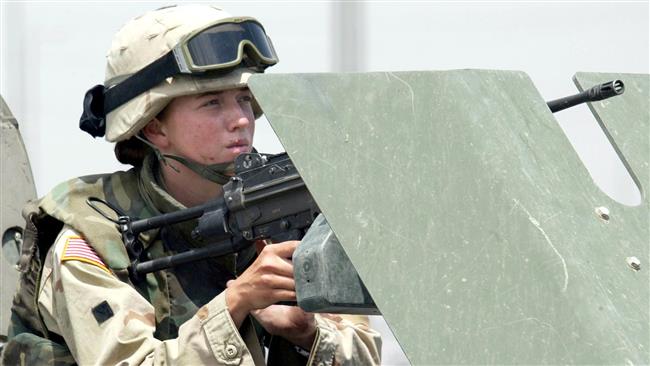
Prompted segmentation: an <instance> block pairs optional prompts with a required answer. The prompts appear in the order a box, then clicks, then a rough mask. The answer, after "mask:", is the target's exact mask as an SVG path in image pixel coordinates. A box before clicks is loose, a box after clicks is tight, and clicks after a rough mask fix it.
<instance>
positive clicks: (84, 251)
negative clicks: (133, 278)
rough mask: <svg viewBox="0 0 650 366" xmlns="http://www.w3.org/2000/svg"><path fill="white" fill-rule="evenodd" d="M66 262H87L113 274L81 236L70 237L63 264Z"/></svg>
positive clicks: (64, 251) (67, 241)
mask: <svg viewBox="0 0 650 366" xmlns="http://www.w3.org/2000/svg"><path fill="white" fill-rule="evenodd" d="M65 261H80V262H86V263H89V264H92V265H95V266H97V267H99V268H101V269H103V270H104V271H106V272H108V273H111V271H109V270H108V266H106V263H104V261H103V260H102V259H101V258H99V256H98V255H97V252H95V250H94V249H93V248H92V247H91V246H90V245H88V243H86V241H85V240H84V239H83V238H82V237H80V236H70V237H68V239H67V240H66V242H65V247H64V248H63V255H62V256H61V263H63V262H65Z"/></svg>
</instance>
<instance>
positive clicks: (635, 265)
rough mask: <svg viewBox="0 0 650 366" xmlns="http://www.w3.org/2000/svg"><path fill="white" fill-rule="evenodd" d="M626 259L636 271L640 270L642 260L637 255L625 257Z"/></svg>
mask: <svg viewBox="0 0 650 366" xmlns="http://www.w3.org/2000/svg"><path fill="white" fill-rule="evenodd" d="M625 261H626V262H627V265H628V266H630V268H632V269H633V270H635V271H639V270H640V269H641V261H640V260H639V258H637V257H627V258H625Z"/></svg>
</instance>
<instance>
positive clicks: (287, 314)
mask: <svg viewBox="0 0 650 366" xmlns="http://www.w3.org/2000/svg"><path fill="white" fill-rule="evenodd" d="M251 314H252V315H253V316H254V317H255V319H257V321H258V322H259V323H260V324H261V325H262V326H263V327H264V329H266V331H267V332H269V333H270V334H272V335H277V336H280V337H282V338H284V339H286V340H288V341H289V342H291V343H293V344H295V345H298V346H300V347H302V348H304V349H306V350H310V349H311V346H312V343H314V338H315V336H316V320H315V319H314V314H312V313H307V312H305V311H304V310H302V309H301V308H299V307H297V306H286V305H271V306H269V307H268V308H265V309H259V310H254V311H253V312H252V313H251Z"/></svg>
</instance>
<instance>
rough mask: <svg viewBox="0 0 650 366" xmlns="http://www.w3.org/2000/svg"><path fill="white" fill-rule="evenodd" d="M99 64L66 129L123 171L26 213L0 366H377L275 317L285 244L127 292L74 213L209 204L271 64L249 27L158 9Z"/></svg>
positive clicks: (353, 338) (344, 335)
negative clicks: (253, 86)
mask: <svg viewBox="0 0 650 366" xmlns="http://www.w3.org/2000/svg"><path fill="white" fill-rule="evenodd" d="M107 59H108V60H107V68H106V81H105V85H106V88H104V86H101V85H100V86H96V87H94V88H93V89H91V90H89V92H88V93H87V95H86V99H85V101H84V115H83V116H82V120H81V127H82V129H84V130H85V131H87V132H89V133H91V134H92V135H93V136H101V135H104V133H105V134H106V139H107V140H108V141H112V142H117V144H116V147H115V153H116V156H117V157H118V159H119V160H120V161H121V162H123V163H128V164H131V165H133V166H134V167H133V169H131V170H129V171H126V172H116V173H113V174H107V175H96V176H90V177H81V178H77V179H73V180H71V181H68V182H66V183H63V184H61V185H59V186H57V187H56V188H54V190H53V191H52V192H50V193H49V194H48V195H47V196H45V197H44V198H42V199H41V200H39V201H37V202H33V203H31V204H30V205H28V207H26V208H25V210H24V216H25V218H26V220H27V226H26V230H25V233H26V234H25V240H24V243H23V252H22V253H23V254H22V257H21V260H20V263H19V267H20V271H21V273H22V274H21V283H20V287H19V290H18V292H17V294H16V296H15V299H14V306H13V308H12V326H11V329H10V337H11V339H10V341H9V343H8V344H7V345H6V347H5V351H4V353H3V363H5V364H19V363H20V364H25V363H26V364H50V363H59V364H66V363H69V364H72V363H78V364H82V365H85V364H120V365H133V364H169V363H172V364H188V365H193V364H224V365H240V364H242V365H253V364H254V365H261V364H264V363H265V354H264V351H263V350H264V347H263V345H268V347H269V354H268V356H266V357H267V358H268V363H269V364H278V365H293V364H305V363H306V364H309V365H312V364H313V365H321V364H322V365H332V364H337V365H338V364H363V365H367V364H376V363H379V354H380V348H381V340H380V338H379V335H378V334H377V333H376V332H375V331H373V330H371V329H370V328H369V327H368V325H367V318H364V317H339V316H332V315H325V314H316V315H314V314H309V313H305V312H303V311H302V310H301V309H300V308H297V307H289V306H280V305H274V304H276V303H278V302H280V301H287V300H295V287H294V280H293V268H292V264H291V261H290V259H291V255H292V253H293V251H294V249H295V248H296V245H297V242H286V243H279V244H274V245H269V246H265V247H263V248H262V249H261V251H260V252H259V253H257V252H256V250H255V248H250V249H248V250H244V251H242V252H239V253H235V254H232V255H228V256H224V257H219V258H208V259H205V260H202V261H198V262H194V263H190V264H186V265H181V266H177V267H174V268H170V269H167V270H162V271H158V272H154V273H150V274H148V275H146V278H143V279H141V280H134V279H133V278H131V277H130V276H129V273H128V266H129V263H130V259H131V258H129V255H128V253H127V251H126V250H125V248H124V244H123V243H122V242H121V237H120V234H119V233H118V232H117V230H116V229H115V225H114V224H113V223H112V222H110V221H109V220H107V219H105V218H103V217H102V216H101V215H100V214H98V213H97V212H95V211H94V210H93V209H92V208H90V207H89V205H88V204H87V202H86V200H87V199H88V198H89V197H96V198H99V199H102V200H105V201H106V202H108V203H109V204H110V205H111V206H113V208H115V209H116V211H118V212H122V213H124V214H127V215H129V216H132V217H141V218H142V217H150V216H153V215H156V214H160V213H167V212H172V211H175V210H178V209H180V208H184V207H189V206H194V205H198V204H201V203H204V202H206V201H208V200H210V199H214V198H216V197H218V196H219V195H221V194H223V192H222V188H221V184H224V183H225V182H226V181H227V179H228V176H229V175H231V174H232V164H231V163H232V161H233V160H234V158H235V157H236V156H237V155H238V154H240V153H244V152H250V151H251V149H252V141H253V133H254V127H255V118H256V117H259V116H260V115H261V110H260V109H259V106H257V104H256V103H255V100H254V99H253V96H252V95H251V93H250V91H249V90H248V89H247V87H246V81H247V79H248V78H249V77H250V75H251V74H252V73H255V72H263V70H264V69H265V68H266V67H269V66H272V65H274V64H275V63H277V61H278V59H277V56H276V54H275V51H274V49H273V46H272V44H271V42H270V39H269V38H268V37H267V36H266V34H265V32H264V29H263V27H262V26H261V24H260V23H259V22H257V21H256V20H255V19H253V18H241V17H237V18H234V17H231V16H230V15H229V14H228V13H226V12H224V11H223V10H221V9H218V8H215V7H212V6H205V5H197V6H179V7H168V8H162V9H158V10H156V11H152V12H149V13H147V14H145V15H143V16H141V17H138V18H135V19H133V20H132V21H130V22H129V23H127V24H126V25H125V26H124V27H123V28H122V29H121V30H120V31H119V32H118V33H117V35H116V36H115V38H114V40H113V44H112V47H111V49H110V51H109V53H108V56H107ZM194 225H195V223H191V222H190V223H185V224H178V225H175V226H172V227H167V228H163V229H161V230H151V231H148V232H146V233H144V234H143V235H141V239H142V243H143V246H144V251H143V252H144V256H145V257H146V258H158V257H162V256H166V255H169V254H171V253H178V252H181V251H184V250H187V249H190V248H193V247H196V246H200V245H202V244H201V243H199V242H196V241H194V240H193V239H192V237H191V235H190V231H191V229H192V228H193V226H194Z"/></svg>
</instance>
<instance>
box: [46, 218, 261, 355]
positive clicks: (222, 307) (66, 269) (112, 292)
mask: <svg viewBox="0 0 650 366" xmlns="http://www.w3.org/2000/svg"><path fill="white" fill-rule="evenodd" d="M74 237H76V238H78V237H79V235H78V234H77V233H76V232H74V231H73V230H70V229H64V230H63V231H62V232H61V234H60V235H59V237H58V238H57V241H56V242H55V245H54V246H53V247H52V249H51V250H50V252H49V253H48V257H47V258H46V263H45V265H44V270H43V280H42V284H41V290H40V293H39V309H40V311H41V313H42V315H43V319H44V321H45V324H46V326H47V327H48V328H49V329H50V330H51V331H53V332H55V333H57V334H59V335H61V336H62V337H63V338H64V339H65V341H66V343H67V345H68V347H69V348H70V351H71V352H72V355H73V357H74V358H75V360H76V361H77V362H78V363H79V364H80V365H91V364H100V365H123V366H126V365H161V364H180V365H199V364H211V365H214V364H219V365H253V364H255V361H254V360H253V356H252V355H251V352H250V351H249V349H248V348H247V347H246V343H245V342H244V340H243V339H242V337H241V335H240V333H239V331H238V330H237V328H236V326H235V325H234V323H233V321H232V319H231V317H230V313H229V312H228V309H227V307H226V303H225V292H223V293H221V294H220V295H219V296H217V297H215V298H214V299H213V300H211V301H210V302H209V303H208V304H206V305H205V306H204V307H202V308H201V309H199V311H198V312H197V313H196V314H195V315H194V316H193V317H192V318H191V319H190V320H188V321H187V322H185V323H184V324H183V325H182V326H181V327H180V328H179V331H178V338H176V339H170V340H166V341H160V340H158V339H156V338H155V337H154V331H155V315H154V308H153V306H152V305H151V304H150V303H149V302H148V301H147V300H146V299H145V298H143V297H142V296H140V294H139V293H138V292H137V291H136V290H135V289H133V288H132V287H131V286H129V285H128V284H126V283H124V282H121V281H120V280H118V279H117V278H116V277H115V276H114V275H113V274H112V273H111V272H110V270H108V269H107V268H104V267H102V264H103V263H101V259H99V261H100V262H99V263H97V262H93V260H94V258H93V257H84V256H83V253H81V254H79V255H78V257H79V258H78V259H74V258H73V257H74V255H75V253H72V254H71V253H70V249H69V248H66V245H69V244H70V238H74ZM71 255H72V257H71ZM71 258H72V259H71ZM83 258H86V259H89V260H82V259H83ZM256 358H257V357H256Z"/></svg>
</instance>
